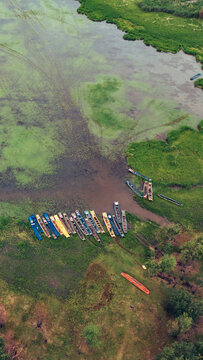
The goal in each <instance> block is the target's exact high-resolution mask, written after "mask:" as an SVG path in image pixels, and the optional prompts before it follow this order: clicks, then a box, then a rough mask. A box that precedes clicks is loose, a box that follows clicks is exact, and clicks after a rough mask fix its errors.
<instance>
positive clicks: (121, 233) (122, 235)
mask: <svg viewBox="0 0 203 360" xmlns="http://www.w3.org/2000/svg"><path fill="white" fill-rule="evenodd" d="M112 218H113V221H114V224H115V226H116V228H117V230H118V232H119V234H120V236H121V237H124V236H125V235H124V233H123V229H122V227H121V225H120V224H119V223H118V220H117V218H116V216H115V215H112Z"/></svg>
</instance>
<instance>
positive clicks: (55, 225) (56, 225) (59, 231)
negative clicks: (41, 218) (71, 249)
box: [50, 215, 63, 235]
mask: <svg viewBox="0 0 203 360" xmlns="http://www.w3.org/2000/svg"><path fill="white" fill-rule="evenodd" d="M50 219H51V222H52V224H53V225H54V227H55V228H56V230H57V231H58V233H59V234H60V235H63V231H61V229H60V227H59V226H58V224H57V222H56V220H55V217H54V215H52V216H50Z"/></svg>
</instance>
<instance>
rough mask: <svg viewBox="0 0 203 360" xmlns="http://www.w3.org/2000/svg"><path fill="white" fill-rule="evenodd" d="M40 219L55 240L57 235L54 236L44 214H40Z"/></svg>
mask: <svg viewBox="0 0 203 360" xmlns="http://www.w3.org/2000/svg"><path fill="white" fill-rule="evenodd" d="M42 221H43V223H44V225H45V226H46V228H47V231H49V232H50V234H51V236H52V237H53V238H54V239H55V240H56V239H57V237H56V235H55V234H54V233H53V231H52V230H51V229H50V227H49V225H48V222H47V220H46V219H45V217H44V216H42Z"/></svg>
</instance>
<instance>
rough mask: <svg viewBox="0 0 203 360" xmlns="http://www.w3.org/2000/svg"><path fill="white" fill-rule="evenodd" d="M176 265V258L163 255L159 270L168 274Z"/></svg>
mask: <svg viewBox="0 0 203 360" xmlns="http://www.w3.org/2000/svg"><path fill="white" fill-rule="evenodd" d="M175 265H176V258H175V257H174V256H169V255H164V256H163V258H162V260H161V262H160V264H159V266H160V270H161V271H164V272H167V273H168V272H170V271H171V270H172V269H173V268H174V266H175Z"/></svg>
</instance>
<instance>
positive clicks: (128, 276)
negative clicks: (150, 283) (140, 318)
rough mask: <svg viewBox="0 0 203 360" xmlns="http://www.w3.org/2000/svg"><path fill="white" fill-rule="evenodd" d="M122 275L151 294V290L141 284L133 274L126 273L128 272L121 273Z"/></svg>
mask: <svg viewBox="0 0 203 360" xmlns="http://www.w3.org/2000/svg"><path fill="white" fill-rule="evenodd" d="M121 275H122V276H123V277H124V278H125V279H127V280H128V281H130V282H131V284H133V285H135V286H136V287H137V288H138V289H140V290H142V291H143V292H144V293H145V294H147V295H149V294H150V291H149V290H148V289H147V288H146V287H145V286H144V285H143V284H141V283H140V282H139V281H137V280H136V279H135V278H133V277H132V276H130V275H128V274H126V273H123V272H122V273H121Z"/></svg>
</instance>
